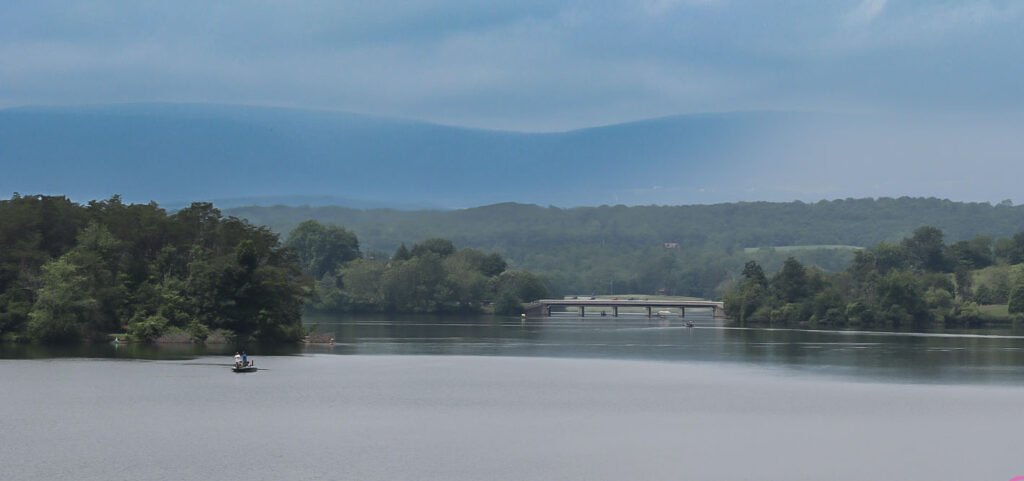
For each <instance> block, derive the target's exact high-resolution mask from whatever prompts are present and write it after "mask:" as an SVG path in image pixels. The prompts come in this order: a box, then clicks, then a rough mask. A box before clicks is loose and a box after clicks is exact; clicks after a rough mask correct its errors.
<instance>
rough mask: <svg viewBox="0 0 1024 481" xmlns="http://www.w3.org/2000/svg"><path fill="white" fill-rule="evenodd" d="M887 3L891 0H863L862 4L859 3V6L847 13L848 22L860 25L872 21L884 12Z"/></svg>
mask: <svg viewBox="0 0 1024 481" xmlns="http://www.w3.org/2000/svg"><path fill="white" fill-rule="evenodd" d="M887 3H889V0H862V1H861V2H860V5H857V8H855V9H853V11H851V12H850V13H849V14H847V15H846V21H847V24H849V25H852V26H858V25H865V24H868V23H871V21H872V20H874V19H875V18H876V17H878V16H879V15H881V14H882V11H883V10H885V5H886V4H887Z"/></svg>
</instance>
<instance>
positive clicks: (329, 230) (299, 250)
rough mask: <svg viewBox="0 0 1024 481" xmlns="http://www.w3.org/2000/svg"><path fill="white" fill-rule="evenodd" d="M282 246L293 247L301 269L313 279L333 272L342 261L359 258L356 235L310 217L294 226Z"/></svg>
mask: <svg viewBox="0 0 1024 481" xmlns="http://www.w3.org/2000/svg"><path fill="white" fill-rule="evenodd" d="M285 245H286V246H287V247H290V248H292V249H294V250H295V253H296V255H297V256H298V260H299V266H300V267H301V268H302V270H303V272H305V273H307V274H308V275H310V276H312V277H314V278H316V279H320V278H322V277H323V276H324V275H326V274H334V273H335V272H337V270H338V268H339V267H341V265H342V264H344V263H346V262H349V261H352V260H355V259H358V258H360V257H361V254H360V252H359V240H358V239H357V238H356V235H355V234H353V233H351V232H349V231H347V230H345V229H344V228H342V227H338V226H335V225H330V226H325V225H323V224H321V223H319V222H317V221H315V220H312V219H311V220H307V221H304V222H302V223H300V224H299V225H298V226H297V227H295V229H293V230H292V231H291V233H290V234H289V235H288V241H287V242H286V243H285Z"/></svg>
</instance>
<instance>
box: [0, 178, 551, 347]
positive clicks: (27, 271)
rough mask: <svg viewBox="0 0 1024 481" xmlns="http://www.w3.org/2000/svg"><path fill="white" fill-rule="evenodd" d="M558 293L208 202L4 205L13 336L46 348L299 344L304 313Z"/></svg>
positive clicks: (444, 256) (489, 267) (441, 255)
mask: <svg viewBox="0 0 1024 481" xmlns="http://www.w3.org/2000/svg"><path fill="white" fill-rule="evenodd" d="M545 294H546V291H545V289H544V286H543V284H542V283H541V282H540V281H539V280H538V279H537V278H536V277H535V276H533V275H532V274H530V273H529V272H526V271H514V270H507V269H506V263H505V261H504V260H503V259H502V258H501V257H500V256H498V255H496V254H485V253H483V252H481V251H477V250H474V249H461V250H459V249H456V248H455V246H454V244H452V242H451V241H448V240H445V239H427V240H425V241H423V242H422V243H418V244H414V245H413V246H412V248H411V249H408V248H405V247H404V245H403V246H402V248H401V249H399V250H398V252H396V253H395V255H394V256H392V257H391V258H387V259H380V260H378V259H375V258H372V257H370V258H365V259H364V258H363V255H362V253H361V252H360V251H359V245H358V240H357V239H356V237H355V236H354V235H353V234H351V233H350V232H348V231H346V230H345V229H343V228H341V227H337V226H324V225H321V224H320V223H318V222H316V221H308V222H304V223H302V224H301V225H299V226H298V227H296V228H295V229H294V231H293V232H292V235H291V236H290V238H289V239H288V241H287V242H285V243H282V242H281V241H280V239H279V236H278V234H276V233H274V232H272V231H270V230H269V229H268V228H266V227H261V226H255V225H252V224H250V223H248V222H247V221H244V220H241V219H238V218H235V217H225V216H223V215H222V214H221V212H220V211H219V210H218V209H216V208H214V207H213V205H212V204H209V203H194V204H192V205H191V206H189V207H187V208H184V209H181V210H179V211H177V212H174V213H173V214H168V213H167V212H166V211H165V210H164V209H161V208H160V207H159V206H157V205H156V204H155V203H149V204H126V203H124V202H122V201H121V199H120V198H119V197H117V196H114V197H112V198H110V199H108V200H103V201H91V202H89V203H88V204H86V205H79V204H76V203H74V202H71V201H70V200H68V199H67V198H65V197H60V196H42V195H28V196H22V195H18V194H15V195H14V196H13V197H12V198H11V199H10V200H5V201H0V335H2V336H3V338H5V339H8V340H19V341H27V340H35V341H39V342H44V343H56V342H75V341H79V340H82V339H85V340H99V339H104V338H105V336H106V335H107V334H110V333H127V334H128V335H130V336H131V338H132V339H134V340H141V341H147V340H154V339H157V338H160V337H161V336H165V335H169V334H170V335H173V336H175V337H177V338H178V339H184V340H185V341H188V340H192V341H199V342H201V341H204V340H206V339H207V338H208V337H210V336H216V337H217V338H218V339H221V340H224V341H226V342H232V341H233V342H239V343H244V342H247V341H249V340H255V341H269V342H288V341H296V340H298V339H300V338H301V337H302V336H303V334H304V331H303V327H302V312H303V309H304V308H307V307H309V308H314V309H322V310H330V311H394V312H425V313H427V312H431V313H434V312H437V313H439V312H479V311H480V310H481V309H482V308H483V305H484V304H485V303H490V302H493V308H494V309H496V310H497V311H498V312H507V313H512V312H516V313H518V312H519V310H520V306H521V302H522V301H523V300H529V299H533V298H537V297H542V296H544V295H545Z"/></svg>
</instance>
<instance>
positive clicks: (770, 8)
mask: <svg viewBox="0 0 1024 481" xmlns="http://www.w3.org/2000/svg"><path fill="white" fill-rule="evenodd" d="M1022 9H1024V4H1020V3H1019V2H1013V1H1010V0H988V1H981V0H963V1H953V0H943V1H936V0H902V1H900V2H891V1H885V0H864V1H860V2H856V3H854V2H851V1H849V0H823V1H821V2H806V1H804V0H778V1H774V2H732V1H728V0H642V1H640V2H636V1H635V0H632V1H631V0H597V1H594V2H580V1H579V0H543V1H542V0H520V1H515V0H495V1H493V2H486V3H480V2H473V1H469V0H411V1H407V2H396V3H389V4H384V3H374V2H362V1H333V0H331V1H328V0H316V1H305V2H299V3H294V2H280V1H274V0H247V1H242V0H225V1H220V2H212V3H211V2H206V1H200V0H181V1H179V2H172V3H163V2H135V1H120V2H119V1H112V2H101V3H95V2H87V1H84V0H69V1H67V2H63V1H62V2H57V1H48V0H39V1H37V2H3V3H0V85H3V89H0V105H23V104H36V103H98V102H116V101H147V100H161V101H204V102H224V103H258V104H265V105H291V106H297V107H313V108H328V109H338V110H353V111H359V112H364V113H373V114H378V115H393V116H402V117H413V118H419V119H425V120H433V121H441V122H445V123H453V124H460V125H471V126H476V127H490V128H510V129H520V130H546V129H552V130H564V129H570V128H576V127H584V126H588V125H597V124H606V123H614V122H619V121H627V120H635V119H639V118H645V117H655V116H662V115H670V114H680V113H688V112H700V111H727V110H752V109H774V110H794V109H796V110H851V109H852V110H872V109H914V108H921V106H928V108H952V109H964V108H966V109H988V108H991V107H992V106H993V105H1001V106H1002V107H1001V108H1010V109H1012V108H1021V107H1024V98H1022V96H1020V95H1019V88H1018V87H1017V85H1020V83H1021V82H1022V81H1024V71H1022V70H1024V67H1022V66H1019V65H1018V64H1019V63H1018V62H1015V61H1014V60H1015V59H1017V58H1021V55H1024V45H1022V44H1021V42H1020V41H1019V34H1018V32H1019V31H1021V29H1022V28H1024V25H1021V23H1022V22H1021V12H1022Z"/></svg>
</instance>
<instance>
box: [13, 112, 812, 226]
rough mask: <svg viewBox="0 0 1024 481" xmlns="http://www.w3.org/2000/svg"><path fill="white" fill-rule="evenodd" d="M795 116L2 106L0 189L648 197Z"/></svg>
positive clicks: (721, 163)
mask: <svg viewBox="0 0 1024 481" xmlns="http://www.w3.org/2000/svg"><path fill="white" fill-rule="evenodd" d="M796 118H797V117H795V116H793V115H789V114H770V113H746V114H706V115H693V116H680V117H671V118H665V119H656V120H649V121H642V122H634V123H629V124H621V125H614V126H606V127H597V128H591V129H583V130H576V131H570V132H564V133H551V134H528V133H517V132H500V131H486V130H476V129H467V128H459V127H448V126H441V125H435V124H429V123H425V122H415V121H407V120H396V119H385V118H379V117H371V116H364V115H357V114H349V113H338V112H321V111H310V110H296V109H286V108H269V107H248V106H224V105H191V104H125V105H100V106H85V107H31V108H13V109H5V110H0V165H2V166H4V170H5V175H4V176H3V179H2V180H0V191H5V192H7V193H8V195H9V194H10V193H11V192H14V191H19V192H24V193H36V192H40V193H54V194H67V195H69V196H71V197H72V198H75V199H78V200H88V199H92V198H105V197H109V196H110V195H112V194H115V193H116V194H121V195H122V196H123V197H124V198H125V199H128V200H131V201H148V200H156V201H158V202H161V203H168V204H174V203H176V202H180V201H182V200H186V199H188V200H210V199H237V198H254V197H258V198H280V199H285V200H288V199H289V198H290V199H291V200H295V198H297V197H298V196H304V197H311V198H316V197H336V198H342V199H344V200H345V201H346V205H350V206H355V207H361V206H374V207H376V206H393V205H394V206H405V207H406V208H422V207H425V206H436V207H466V206H472V205H484V204H490V203H496V202H504V201H517V202H531V203H539V204H557V205H563V206H571V205H587V204H594V205H597V204H605V203H613V204H614V203H627V204H636V203H650V202H651V201H652V200H653V198H651V197H650V196H649V195H647V192H648V191H650V192H656V191H658V190H659V189H663V188H665V185H668V186H671V187H672V188H686V189H692V190H693V191H694V192H696V191H697V190H698V189H700V188H701V186H702V185H704V184H705V183H708V179H709V178H710V179H714V178H715V176H717V175H718V174H715V173H713V172H710V171H712V170H713V169H722V168H729V167H737V168H739V167H740V164H742V163H743V161H744V159H745V157H744V156H743V155H742V152H740V151H741V150H742V149H738V148H736V147H737V146H736V145H732V144H733V142H732V141H731V140H730V139H750V138H753V137H757V136H761V135H765V134H766V133H767V131H768V130H771V128H773V126H775V125H777V124H779V123H780V122H790V121H793V120H795V119H796ZM708 188H709V189H711V190H713V189H715V188H716V187H714V186H712V185H710V184H708ZM254 203H257V202H254Z"/></svg>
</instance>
